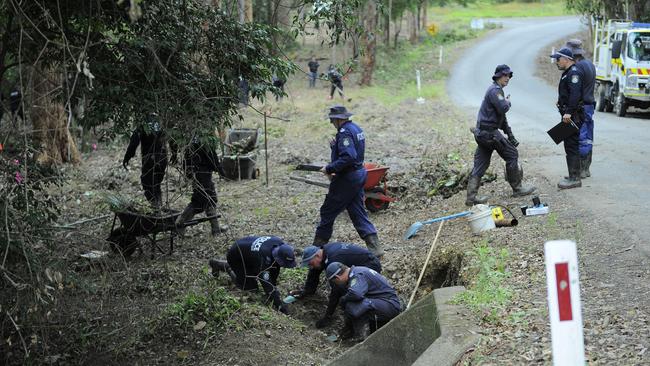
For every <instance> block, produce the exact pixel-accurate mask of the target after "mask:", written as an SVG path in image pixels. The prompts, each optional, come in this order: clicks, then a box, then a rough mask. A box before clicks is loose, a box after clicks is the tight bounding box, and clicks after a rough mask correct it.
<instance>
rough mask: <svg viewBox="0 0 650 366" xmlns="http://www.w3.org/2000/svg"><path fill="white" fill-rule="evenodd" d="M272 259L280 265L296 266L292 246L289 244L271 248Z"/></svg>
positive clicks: (286, 266)
mask: <svg viewBox="0 0 650 366" xmlns="http://www.w3.org/2000/svg"><path fill="white" fill-rule="evenodd" d="M272 253H273V259H275V261H276V262H278V264H279V265H280V267H285V268H293V267H295V266H296V256H295V255H294V254H293V247H292V246H291V245H289V244H282V245H280V246H278V247H275V248H273V252H272Z"/></svg>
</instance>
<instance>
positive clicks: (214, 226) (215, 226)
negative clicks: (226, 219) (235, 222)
mask: <svg viewBox="0 0 650 366" xmlns="http://www.w3.org/2000/svg"><path fill="white" fill-rule="evenodd" d="M205 215H206V216H208V217H210V216H214V217H213V218H211V219H210V229H211V230H210V233H211V234H212V236H218V235H219V234H221V233H225V232H226V231H228V226H227V225H222V226H219V218H218V217H217V210H216V209H215V208H214V207H212V206H210V207H208V208H207V209H206V210H205Z"/></svg>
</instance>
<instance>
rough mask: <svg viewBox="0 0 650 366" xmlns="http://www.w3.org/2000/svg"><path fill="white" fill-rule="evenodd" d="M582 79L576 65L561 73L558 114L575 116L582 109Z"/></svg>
mask: <svg viewBox="0 0 650 366" xmlns="http://www.w3.org/2000/svg"><path fill="white" fill-rule="evenodd" d="M583 79H584V77H583V76H582V73H581V72H580V70H578V67H577V66H576V65H572V66H571V67H569V68H568V69H567V70H565V71H564V72H563V73H562V78H560V84H559V85H558V100H557V103H558V108H559V112H560V114H567V113H568V114H571V115H575V114H576V113H578V112H579V111H580V110H581V109H582V104H583V103H582V80H583Z"/></svg>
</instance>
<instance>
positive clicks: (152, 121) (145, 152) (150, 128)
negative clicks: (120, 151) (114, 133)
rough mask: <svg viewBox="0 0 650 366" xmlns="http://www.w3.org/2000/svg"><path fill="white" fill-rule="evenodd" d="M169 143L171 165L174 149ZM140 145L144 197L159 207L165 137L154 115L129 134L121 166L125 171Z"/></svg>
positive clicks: (164, 164) (164, 155) (163, 172)
mask: <svg viewBox="0 0 650 366" xmlns="http://www.w3.org/2000/svg"><path fill="white" fill-rule="evenodd" d="M169 143H170V149H171V155H172V156H171V163H172V164H174V163H175V162H176V147H175V145H174V144H173V142H171V141H170V142H169ZM138 145H140V154H141V155H142V169H141V174H140V182H141V183H142V188H143V189H144V196H145V198H146V199H147V201H149V202H150V203H151V205H152V206H154V207H160V205H161V203H162V191H161V189H160V187H161V185H162V181H163V178H164V177H165V171H166V170H167V136H166V134H165V132H164V131H163V129H162V126H161V125H160V122H159V121H158V117H157V115H156V113H150V114H149V115H148V116H147V122H146V123H145V124H144V125H141V126H139V127H138V128H136V129H135V131H133V134H131V139H130V141H129V146H128V147H127V148H126V153H125V154H124V159H122V166H123V167H124V169H127V167H128V165H129V161H130V160H131V158H133V157H134V156H135V151H136V150H137V148H138Z"/></svg>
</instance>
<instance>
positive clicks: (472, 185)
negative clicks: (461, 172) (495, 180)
mask: <svg viewBox="0 0 650 366" xmlns="http://www.w3.org/2000/svg"><path fill="white" fill-rule="evenodd" d="M480 185H481V177H477V176H474V175H471V176H470V177H469V180H468V181H467V199H466V200H465V205H466V206H474V205H477V204H479V203H486V202H487V200H488V198H487V197H486V196H479V197H477V196H476V195H477V194H478V187H479V186H480Z"/></svg>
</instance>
